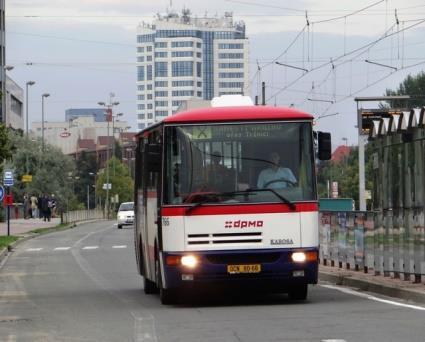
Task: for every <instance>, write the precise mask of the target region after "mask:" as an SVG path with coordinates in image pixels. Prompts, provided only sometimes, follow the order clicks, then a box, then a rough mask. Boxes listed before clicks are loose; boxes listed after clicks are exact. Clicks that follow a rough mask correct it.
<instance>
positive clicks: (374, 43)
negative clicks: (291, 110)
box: [267, 19, 425, 101]
mask: <svg viewBox="0 0 425 342" xmlns="http://www.w3.org/2000/svg"><path fill="white" fill-rule="evenodd" d="M424 22H425V19H422V20H421V21H419V22H417V23H415V24H412V25H410V26H407V27H405V28H403V29H402V30H403V31H402V30H400V32H405V31H407V30H410V29H412V28H414V27H416V26H418V25H420V24H422V23H424ZM386 32H388V31H386ZM394 34H396V33H394V32H393V33H389V34H388V33H387V34H384V35H383V36H381V37H379V38H377V39H375V40H374V41H372V42H369V43H367V44H365V45H363V46H361V47H358V48H356V49H353V50H351V51H350V52H348V53H345V54H342V55H339V56H338V57H336V58H334V59H333V61H334V62H336V61H338V60H340V59H342V58H344V57H346V56H349V55H352V54H353V53H356V52H359V51H362V50H366V51H367V48H368V47H371V46H374V45H376V44H377V43H379V42H380V41H382V40H384V39H386V38H388V37H391V36H393V35H394ZM329 64H330V62H327V63H323V64H321V65H319V66H317V67H314V68H313V69H311V70H309V71H308V72H306V73H304V74H303V75H301V76H299V77H298V78H296V79H295V80H294V81H293V82H291V83H290V84H289V85H288V86H286V87H284V88H282V89H281V90H279V91H278V92H276V93H274V94H273V95H271V96H270V97H269V98H268V99H267V101H268V100H270V99H272V98H273V97H275V96H277V95H279V94H280V93H281V92H283V91H285V90H286V89H287V88H289V87H290V86H292V85H293V84H295V83H296V82H297V81H298V80H300V79H302V78H303V77H305V76H306V75H308V74H310V73H312V72H313V71H316V70H319V69H322V68H323V67H325V66H328V65H329ZM341 64H342V63H341Z"/></svg>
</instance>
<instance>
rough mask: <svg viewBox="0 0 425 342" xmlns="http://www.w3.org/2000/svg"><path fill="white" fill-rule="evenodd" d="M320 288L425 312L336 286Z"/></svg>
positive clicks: (423, 308)
mask: <svg viewBox="0 0 425 342" xmlns="http://www.w3.org/2000/svg"><path fill="white" fill-rule="evenodd" d="M320 286H322V287H326V288H328V289H332V290H337V291H340V292H343V293H347V294H351V295H353V296H357V297H362V298H365V299H369V300H373V301H375V302H380V303H385V304H391V305H395V306H401V307H404V308H408V309H414V310H419V311H425V307H423V306H418V305H412V304H404V303H400V302H396V301H392V300H388V299H382V298H378V297H375V296H371V295H369V294H365V293H360V292H356V291H354V290H351V289H347V288H344V287H339V286H334V285H320Z"/></svg>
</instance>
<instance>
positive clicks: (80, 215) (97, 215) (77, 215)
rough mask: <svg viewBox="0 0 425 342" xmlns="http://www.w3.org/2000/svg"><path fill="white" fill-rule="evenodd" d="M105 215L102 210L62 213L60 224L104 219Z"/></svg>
mask: <svg viewBox="0 0 425 342" xmlns="http://www.w3.org/2000/svg"><path fill="white" fill-rule="evenodd" d="M104 218H105V215H104V212H103V210H100V209H90V210H74V211H69V212H65V213H63V216H62V222H63V223H72V222H79V221H86V220H97V219H104Z"/></svg>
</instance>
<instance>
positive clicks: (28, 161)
mask: <svg viewBox="0 0 425 342" xmlns="http://www.w3.org/2000/svg"><path fill="white" fill-rule="evenodd" d="M9 139H10V141H11V145H12V149H14V150H15V151H14V153H13V155H12V157H11V159H10V160H9V161H8V164H7V167H9V168H11V169H12V170H13V171H14V175H15V185H14V186H13V187H12V191H13V194H14V196H15V197H16V198H17V200H18V201H20V200H21V199H22V197H23V195H24V193H29V194H37V195H38V194H42V193H47V194H55V197H56V199H57V203H58V207H59V209H64V208H65V207H66V204H67V203H68V201H69V200H70V199H71V198H72V189H71V183H70V181H69V179H68V176H69V174H70V173H73V172H74V170H75V163H74V161H73V159H72V158H71V157H69V156H67V155H64V154H63V153H62V151H61V150H60V149H58V148H56V147H54V146H52V145H49V144H46V145H45V151H44V152H43V151H42V150H41V141H40V140H30V139H27V138H26V137H22V136H20V135H19V134H17V133H15V132H13V131H10V132H9ZM24 174H29V175H32V182H29V183H24V182H22V176H23V175H24Z"/></svg>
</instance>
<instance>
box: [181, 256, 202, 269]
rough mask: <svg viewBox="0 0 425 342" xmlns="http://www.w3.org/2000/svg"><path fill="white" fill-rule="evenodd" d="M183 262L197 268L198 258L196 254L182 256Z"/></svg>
mask: <svg viewBox="0 0 425 342" xmlns="http://www.w3.org/2000/svg"><path fill="white" fill-rule="evenodd" d="M181 264H182V265H183V266H186V267H189V268H195V267H196V265H197V264H198V259H197V258H196V256H194V255H185V256H182V258H181Z"/></svg>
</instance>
